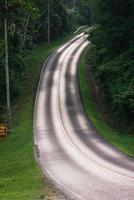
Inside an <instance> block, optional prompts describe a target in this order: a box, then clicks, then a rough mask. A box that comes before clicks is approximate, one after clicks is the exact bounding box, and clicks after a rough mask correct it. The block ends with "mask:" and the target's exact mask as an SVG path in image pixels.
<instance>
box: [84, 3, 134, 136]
mask: <svg viewBox="0 0 134 200" xmlns="http://www.w3.org/2000/svg"><path fill="white" fill-rule="evenodd" d="M90 3H91V4H90V5H91V10H92V20H93V24H94V25H93V27H92V29H90V31H89V34H90V36H89V38H90V41H91V43H92V47H91V49H90V52H89V55H88V63H90V64H91V65H92V70H93V73H94V77H95V80H96V83H97V86H98V88H99V90H100V91H101V93H102V94H103V96H104V99H105V102H106V104H107V107H108V110H109V113H110V115H111V117H112V118H113V119H114V122H115V123H114V124H115V127H116V128H117V129H119V130H121V132H122V133H123V132H124V130H125V131H126V132H127V133H128V134H131V135H133V136H134V4H133V0H128V1H125V0H118V1H117V0H114V1H110V0H105V1H101V0H90ZM122 137H124V136H123V134H122Z"/></svg>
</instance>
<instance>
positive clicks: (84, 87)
mask: <svg viewBox="0 0 134 200" xmlns="http://www.w3.org/2000/svg"><path fill="white" fill-rule="evenodd" d="M92 50H93V49H91V48H90V46H89V48H87V49H86V50H85V51H84V52H83V54H82V55H81V58H80V62H79V68H78V69H79V70H78V80H79V90H80V95H81V99H82V104H83V107H84V110H85V112H86V115H87V117H88V118H89V119H90V121H91V122H92V124H93V125H94V127H95V128H96V130H97V131H98V132H99V133H100V135H101V136H102V137H103V138H104V139H105V140H106V141H107V142H109V143H110V144H112V145H113V146H115V147H116V148H118V149H119V150H120V151H122V152H124V153H126V154H128V155H129V156H132V157H134V145H133V144H134V137H133V135H131V134H127V133H126V132H125V130H122V131H121V132H119V131H114V130H112V129H110V128H109V126H108V125H107V124H106V123H105V122H104V120H102V116H101V115H100V112H98V111H97V109H96V104H95V102H94V100H93V98H92V97H93V96H92V93H93V92H92V91H93V88H92V87H93V86H91V85H89V84H88V81H85V66H86V65H87V63H86V62H85V61H87V57H89V56H88V55H89V53H90V52H92ZM129 55H130V54H129ZM131 55H132V54H131ZM122 56H123V55H122ZM124 56H125V55H124ZM120 69H121V66H120ZM109 76H110V75H109ZM103 81H104V80H103ZM133 94H134V92H133Z"/></svg>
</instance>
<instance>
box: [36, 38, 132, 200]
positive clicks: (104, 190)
mask: <svg viewBox="0 0 134 200" xmlns="http://www.w3.org/2000/svg"><path fill="white" fill-rule="evenodd" d="M88 44H89V42H88V41H87V39H86V37H84V36H83V35H79V36H76V37H75V38H73V39H72V40H70V41H69V42H67V43H66V44H64V45H63V46H61V47H60V48H58V49H56V50H55V51H54V52H53V53H52V54H51V55H50V56H49V57H48V59H47V60H46V62H45V63H44V66H43V69H42V72H41V77H40V82H39V86H38V91H37V97H36V102H35V111H34V123H33V131H34V142H35V146H36V151H37V159H38V162H39V163H40V165H41V167H42V170H43V171H44V173H45V174H47V175H48V177H49V178H50V179H51V180H53V182H54V183H55V185H57V187H58V188H59V189H60V190H61V191H62V192H63V193H64V194H65V196H66V197H67V199H71V200H134V160H133V159H131V158H129V157H127V156H126V155H124V154H122V153H121V152H119V151H118V150H117V149H115V148H114V147H113V146H112V145H110V144H108V143H107V142H106V141H105V140H103V139H102V138H101V137H100V136H99V134H98V133H97V132H96V130H95V128H94V127H93V126H92V124H91V123H90V121H89V120H88V119H87V118H86V115H85V113H84V111H83V108H82V105H81V101H80V96H79V91H78V85H77V63H78V59H79V57H80V55H81V53H82V51H83V50H84V49H85V48H86V47H87V45H88Z"/></svg>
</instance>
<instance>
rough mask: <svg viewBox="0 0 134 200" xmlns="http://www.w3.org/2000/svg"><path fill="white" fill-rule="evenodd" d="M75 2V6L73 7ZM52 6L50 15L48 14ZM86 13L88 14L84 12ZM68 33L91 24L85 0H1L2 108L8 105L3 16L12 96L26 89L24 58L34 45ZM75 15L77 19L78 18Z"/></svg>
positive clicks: (0, 104) (0, 71) (0, 83)
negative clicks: (6, 27)
mask: <svg viewBox="0 0 134 200" xmlns="http://www.w3.org/2000/svg"><path fill="white" fill-rule="evenodd" d="M74 6H75V7H74ZM48 8H49V15H48ZM84 13H86V15H84ZM48 16H49V22H50V24H49V26H50V27H49V28H50V40H53V39H57V38H58V37H61V36H63V35H69V34H70V32H72V31H74V30H75V29H76V27H77V26H78V25H83V24H89V23H90V20H89V16H90V9H89V8H88V6H87V3H86V1H85V0H79V1H77V4H76V5H74V1H73V0H31V1H25V0H10V1H5V0H1V2H0V30H1V32H0V80H1V81H0V108H1V109H2V108H5V106H6V92H5V91H6V84H5V83H6V80H5V38H4V31H5V29H4V20H5V19H6V20H7V26H8V30H7V32H8V53H9V69H10V87H11V99H15V98H16V97H17V96H18V95H20V94H22V92H23V83H24V81H25V79H26V78H27V77H26V73H25V65H24V62H23V58H24V57H25V55H26V54H28V53H29V52H30V51H31V50H32V49H33V48H34V47H36V46H38V45H39V44H40V43H41V42H45V41H47V38H48ZM75 19H76V20H75Z"/></svg>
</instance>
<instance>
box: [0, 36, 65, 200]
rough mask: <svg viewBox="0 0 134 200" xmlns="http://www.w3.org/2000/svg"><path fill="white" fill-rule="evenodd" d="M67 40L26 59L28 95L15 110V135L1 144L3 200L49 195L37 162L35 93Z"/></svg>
mask: <svg viewBox="0 0 134 200" xmlns="http://www.w3.org/2000/svg"><path fill="white" fill-rule="evenodd" d="M65 40H67V38H62V39H60V40H58V41H55V42H52V43H51V45H50V46H49V47H48V46H47V44H43V45H40V46H39V47H37V48H35V49H34V50H33V51H32V52H31V53H30V54H29V55H28V56H27V57H26V58H25V63H26V68H27V75H28V79H27V82H26V83H25V92H24V93H23V94H22V96H21V98H19V99H17V102H16V105H15V106H14V109H13V110H14V120H13V129H12V133H10V134H9V135H8V139H6V140H0V200H38V199H43V197H44V196H45V195H47V191H48V184H47V181H46V182H45V183H44V181H45V180H44V177H43V175H42V173H41V171H40V169H39V167H38V166H37V163H36V162H35V159H34V151H33V142H32V137H33V133H32V116H33V106H34V96H35V89H36V88H37V82H38V78H39V74H40V70H41V67H42V65H41V64H42V63H43V61H44V60H45V58H46V57H47V56H48V54H49V53H50V52H51V51H52V50H53V49H54V48H56V47H57V46H59V45H60V44H62V43H63V41H65Z"/></svg>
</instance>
